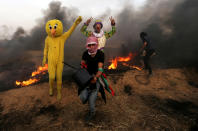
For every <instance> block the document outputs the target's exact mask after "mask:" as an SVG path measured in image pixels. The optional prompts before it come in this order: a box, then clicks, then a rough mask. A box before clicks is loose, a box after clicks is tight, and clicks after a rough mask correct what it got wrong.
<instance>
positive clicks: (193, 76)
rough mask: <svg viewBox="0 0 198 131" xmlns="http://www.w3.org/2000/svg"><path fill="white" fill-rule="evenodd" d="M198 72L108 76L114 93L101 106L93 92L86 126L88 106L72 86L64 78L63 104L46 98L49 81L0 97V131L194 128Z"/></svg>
mask: <svg viewBox="0 0 198 131" xmlns="http://www.w3.org/2000/svg"><path fill="white" fill-rule="evenodd" d="M197 81H198V73H197V70H195V69H187V68H183V69H156V70H154V74H153V76H151V77H149V78H148V77H146V76H145V74H144V71H137V70H129V71H127V72H123V73H114V74H109V82H110V84H111V86H112V87H113V89H114V90H115V92H116V95H115V96H111V95H110V94H109V93H106V95H107V104H105V103H104V102H103V100H102V98H101V96H100V94H98V99H97V102H96V109H97V111H96V116H95V118H94V119H93V120H92V121H91V122H90V123H89V124H87V123H86V122H85V116H86V114H87V112H88V105H87V104H85V105H83V104H82V103H81V101H80V100H79V97H78V96H77V86H76V84H75V83H73V82H72V81H67V80H65V81H64V83H63V89H62V96H63V98H62V100H61V101H60V102H58V101H57V100H56V90H55V94H54V96H52V97H50V96H49V95H48V83H46V82H45V83H40V84H37V85H33V86H29V87H22V88H19V89H12V90H9V91H4V92H1V93H0V130H20V131H22V130H78V131H79V130H80V131H84V130H93V131H95V130H112V131H116V130H123V131H125V130H129V131H131V130H138V131H139V130H140V131H141V130H142V131H145V130H146V131H154V130H164V131H182V130H184V131H185V130H198V101H197V100H198V82H197Z"/></svg>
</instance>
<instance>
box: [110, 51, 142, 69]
mask: <svg viewBox="0 0 198 131" xmlns="http://www.w3.org/2000/svg"><path fill="white" fill-rule="evenodd" d="M135 55H136V54H135ZM133 57H134V55H133V54H132V53H129V55H128V56H127V57H116V58H115V59H112V60H111V61H110V62H111V65H110V66H109V67H108V69H109V70H111V69H116V68H117V65H118V62H129V61H131V60H132V59H133ZM122 65H124V66H128V67H130V68H134V69H137V70H142V68H141V67H138V66H135V65H129V64H127V63H122Z"/></svg>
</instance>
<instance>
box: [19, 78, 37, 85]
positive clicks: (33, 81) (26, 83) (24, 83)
mask: <svg viewBox="0 0 198 131" xmlns="http://www.w3.org/2000/svg"><path fill="white" fill-rule="evenodd" d="M37 81H39V79H36V78H34V79H31V78H30V79H29V80H27V81H22V82H20V81H16V85H17V86H20V85H21V86H27V85H30V84H33V83H35V82H37Z"/></svg>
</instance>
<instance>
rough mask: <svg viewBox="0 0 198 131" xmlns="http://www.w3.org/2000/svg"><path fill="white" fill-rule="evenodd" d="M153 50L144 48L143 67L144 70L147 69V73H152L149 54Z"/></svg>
mask: <svg viewBox="0 0 198 131" xmlns="http://www.w3.org/2000/svg"><path fill="white" fill-rule="evenodd" d="M154 52H155V50H154V49H151V50H146V55H145V56H144V57H143V59H144V67H145V69H146V70H148V71H149V75H151V74H152V69H151V65H150V57H151V55H152V54H153V53H154Z"/></svg>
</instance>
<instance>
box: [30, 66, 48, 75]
mask: <svg viewBox="0 0 198 131" xmlns="http://www.w3.org/2000/svg"><path fill="white" fill-rule="evenodd" d="M47 69H48V65H47V64H45V66H44V67H42V66H39V67H38V68H37V71H34V72H32V77H33V76H36V75H38V74H40V73H42V72H43V71H46V70H47Z"/></svg>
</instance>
